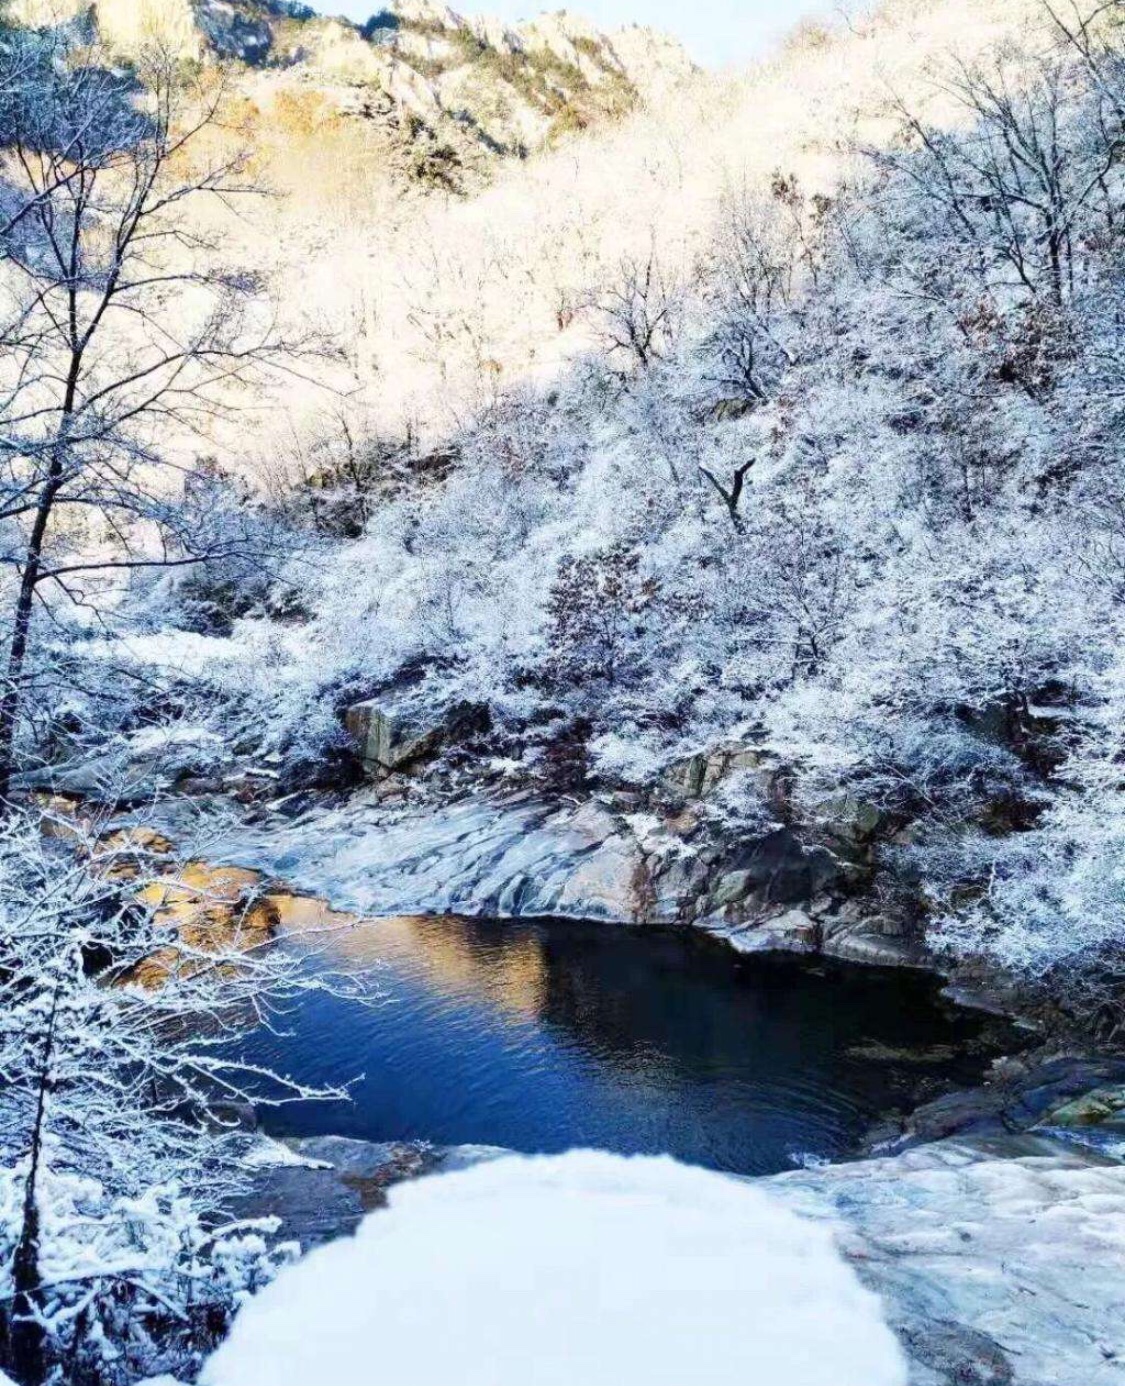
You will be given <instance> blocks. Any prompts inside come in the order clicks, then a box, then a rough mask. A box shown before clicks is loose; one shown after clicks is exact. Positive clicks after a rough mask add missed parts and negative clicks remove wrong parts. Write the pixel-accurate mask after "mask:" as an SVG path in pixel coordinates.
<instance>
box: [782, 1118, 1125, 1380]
mask: <svg viewBox="0 0 1125 1386" xmlns="http://www.w3.org/2000/svg"><path fill="white" fill-rule="evenodd" d="M768 1182H769V1186H770V1188H771V1189H772V1191H773V1192H774V1193H775V1194H777V1195H780V1196H781V1197H782V1198H784V1199H786V1200H787V1201H788V1202H790V1203H791V1205H792V1206H793V1207H794V1208H796V1209H798V1210H800V1211H801V1212H804V1213H806V1214H810V1215H814V1216H821V1217H825V1218H827V1219H830V1220H831V1221H832V1222H833V1223H834V1224H835V1225H836V1227H837V1228H838V1235H839V1238H840V1245H841V1247H842V1249H843V1250H844V1252H845V1254H846V1255H847V1256H848V1257H849V1259H850V1260H851V1261H852V1262H853V1264H854V1265H855V1266H856V1269H857V1270H858V1271H859V1274H860V1276H861V1278H862V1279H863V1280H864V1282H865V1283H866V1284H868V1285H870V1286H871V1287H872V1288H873V1289H875V1290H876V1291H877V1292H878V1293H879V1295H880V1297H881V1298H882V1300H883V1302H884V1303H885V1304H886V1305H887V1308H888V1313H889V1316H890V1319H891V1322H892V1324H893V1325H894V1327H895V1328H896V1330H897V1331H898V1333H899V1335H900V1338H901V1339H902V1341H903V1342H904V1343H905V1344H906V1346H907V1349H908V1351H909V1354H910V1357H911V1359H912V1363H911V1377H910V1381H911V1386H949V1384H950V1383H954V1382H956V1383H962V1382H963V1383H971V1384H972V1386H1116V1384H1117V1383H1120V1382H1121V1381H1122V1379H1123V1376H1125V1328H1123V1320H1122V1315H1121V1306H1122V1303H1123V1302H1125V1276H1123V1274H1122V1265H1123V1258H1122V1253H1123V1252H1125V1167H1123V1166H1122V1165H1120V1164H1113V1163H1110V1162H1108V1161H1104V1160H1102V1159H1099V1158H1098V1157H1096V1156H1089V1155H1087V1154H1084V1153H1083V1152H1081V1151H1080V1150H1077V1149H1074V1150H1068V1149H1067V1148H1066V1147H1065V1146H1062V1145H1060V1144H1057V1143H1055V1142H1052V1141H1048V1140H1041V1139H1039V1138H1036V1137H1033V1136H1020V1137H998V1138H992V1139H990V1140H988V1141H981V1142H978V1143H976V1144H974V1143H971V1142H959V1141H942V1142H939V1143H937V1144H933V1145H927V1146H921V1147H919V1148H918V1149H916V1150H911V1151H908V1152H907V1153H906V1154H903V1155H899V1156H897V1157H895V1158H892V1159H881V1160H865V1161H860V1162H857V1163H854V1164H844V1165H832V1166H828V1167H824V1168H820V1169H813V1170H805V1171H799V1172H794V1173H792V1174H784V1175H778V1176H776V1177H774V1178H773V1179H771V1180H769V1181H768Z"/></svg>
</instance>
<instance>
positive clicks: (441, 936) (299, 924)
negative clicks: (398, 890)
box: [265, 894, 548, 1019]
mask: <svg viewBox="0 0 1125 1386" xmlns="http://www.w3.org/2000/svg"><path fill="white" fill-rule="evenodd" d="M265 898H266V901H267V902H268V904H269V905H270V906H271V907H272V908H273V909H274V910H275V911H276V913H277V916H278V919H279V921H280V924H279V934H280V936H281V937H283V938H285V939H287V940H289V941H290V942H293V943H298V944H300V943H301V942H302V941H304V943H305V944H306V945H308V946H314V947H316V948H317V950H318V951H319V952H320V953H321V954H322V956H324V957H325V958H326V959H327V960H328V961H329V962H332V961H335V962H337V963H338V964H341V965H346V966H348V967H349V968H356V969H366V968H375V967H378V966H380V965H382V964H387V963H389V964H391V965H392V966H393V965H394V963H395V961H396V959H404V960H407V959H408V960H409V962H410V965H411V971H412V972H413V973H414V974H415V975H418V976H420V977H421V978H422V980H424V981H425V983H426V984H427V985H428V986H429V987H430V988H432V989H433V990H434V991H439V992H441V993H443V994H444V995H447V996H448V995H456V996H472V997H475V998H478V999H480V1000H482V1001H485V1002H487V1003H489V1004H490V1005H493V1006H494V1007H496V1008H497V1009H498V1010H501V1011H504V1012H507V1013H509V1014H513V1015H518V1016H523V1017H526V1018H529V1019H534V1018H537V1017H538V1016H540V1015H542V1013H543V1011H544V1008H545V1005H546V1000H547V981H548V978H547V959H546V955H545V952H544V948H543V944H542V942H541V940H540V939H538V938H536V937H534V936H533V935H530V934H527V933H520V934H519V935H518V936H513V935H511V934H502V933H501V932H500V931H499V930H498V931H497V936H496V940H495V943H494V944H492V945H490V946H487V947H484V948H482V947H481V936H480V926H479V924H474V923H473V922H472V921H467V920H464V919H461V918H459V917H457V916H456V915H393V916H388V917H386V918H382V919H359V918H357V917H356V916H354V915H349V914H346V913H343V912H341V911H339V910H333V909H332V908H331V907H330V906H329V905H328V904H327V902H326V901H324V900H317V899H314V898H312V897H310V896H302V895H289V894H273V895H268V896H266V897H265Z"/></svg>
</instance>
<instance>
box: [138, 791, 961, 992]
mask: <svg viewBox="0 0 1125 1386" xmlns="http://www.w3.org/2000/svg"><path fill="white" fill-rule="evenodd" d="M146 819H147V821H151V819H152V814H151V812H149V813H147V814H146ZM156 821H157V822H158V823H159V824H160V825H161V827H162V828H163V829H164V830H166V831H168V832H170V833H171V835H173V836H176V837H177V838H178V839H179V840H181V841H185V840H194V841H193V848H192V850H193V852H194V851H200V852H202V853H205V852H207V851H208V850H210V851H212V852H214V851H216V850H218V849H217V848H215V847H212V846H211V844H212V843H221V852H222V860H223V861H224V863H231V864H234V865H238V866H243V867H251V868H253V869H255V870H258V871H260V872H262V873H263V874H264V875H265V876H267V877H271V878H275V879H280V880H284V881H285V882H287V883H288V884H289V885H291V886H293V887H294V888H296V889H299V890H302V891H308V892H310V893H313V894H316V895H320V896H325V897H328V898H329V899H330V900H331V902H332V904H333V906H334V907H336V908H339V909H344V910H348V911H350V912H352V913H354V914H357V915H393V914H418V913H433V914H459V915H467V916H481V917H483V916H487V917H494V918H532V917H544V918H545V917H554V918H572V919H600V920H605V921H607V922H612V923H621V924H665V925H682V926H692V927H696V928H700V929H702V930H704V931H706V932H707V933H709V934H711V935H713V936H714V937H717V938H720V939H723V940H724V941H726V942H728V943H730V944H731V946H733V947H734V948H736V949H737V950H739V951H743V952H759V951H771V950H772V951H784V952H795V953H804V954H817V953H822V954H824V955H825V956H828V957H833V958H837V959H840V960H842V961H850V962H865V963H874V964H879V965H885V966H908V967H927V966H932V965H934V959H933V958H932V957H931V956H930V955H929V954H928V953H927V951H926V949H925V947H924V946H923V945H922V943H921V942H920V941H919V940H918V939H916V938H914V937H911V936H910V934H909V931H908V930H907V929H906V927H905V925H904V924H902V923H901V922H900V921H895V920H893V919H891V918H889V917H888V916H887V915H886V914H881V913H879V912H878V911H877V910H876V909H875V908H874V907H873V905H872V904H871V903H870V902H869V901H867V900H865V899H864V898H863V897H862V896H858V895H857V894H856V893H855V892H854V890H853V888H852V882H853V878H854V872H855V868H854V865H852V864H851V863H850V862H849V861H848V859H847V858H846V857H845V856H844V855H843V854H842V853H840V852H833V851H832V850H830V849H829V848H828V847H825V846H820V845H814V846H808V845H806V844H805V843H803V842H802V841H801V840H800V838H799V837H798V836H797V834H796V833H795V832H793V831H792V830H791V829H789V828H784V827H780V828H775V829H772V830H770V831H768V832H765V833H762V834H759V835H757V836H748V837H746V836H743V837H740V838H738V839H737V840H732V839H730V838H728V839H726V840H724V839H722V838H721V837H717V835H716V834H714V833H712V832H708V831H706V829H705V828H704V826H703V824H702V823H701V820H700V818H699V817H698V816H697V815H696V814H693V813H692V812H691V811H690V810H684V811H682V812H680V813H678V814H676V815H673V816H670V817H669V816H659V815H657V814H655V813H652V812H648V811H641V810H640V809H638V807H637V806H636V805H635V804H632V803H630V802H628V800H627V798H624V797H616V798H615V797H613V796H604V797H590V798H586V799H582V800H577V799H571V798H567V799H562V800H549V799H545V798H542V797H538V796H535V795H532V794H509V795H495V794H493V795H479V796H473V797H467V798H460V799H452V800H446V801H440V802H436V803H430V802H426V801H424V800H423V801H415V802H413V803H408V804H405V805H388V804H387V803H386V802H385V800H384V798H383V797H382V796H380V795H378V794H377V793H375V792H374V791H360V792H357V793H355V794H353V795H351V796H349V797H348V798H347V799H346V800H344V801H343V802H336V803H335V804H328V803H325V802H324V801H323V800H318V799H316V798H314V797H312V796H293V797H292V798H291V799H286V800H281V801H278V802H277V803H274V804H263V805H260V806H256V807H254V808H252V809H249V810H246V809H243V808H241V807H240V806H238V805H235V804H232V803H231V802H230V801H229V800H211V801H208V802H207V803H206V804H204V805H201V802H200V801H197V800H193V799H169V800H167V801H165V803H164V804H163V805H162V806H161V807H160V808H159V809H158V810H157V811H156Z"/></svg>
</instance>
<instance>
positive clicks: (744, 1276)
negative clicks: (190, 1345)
mask: <svg viewBox="0 0 1125 1386" xmlns="http://www.w3.org/2000/svg"><path fill="white" fill-rule="evenodd" d="M200 1380H201V1382H202V1383H203V1386H318V1383H321V1382H329V1381H331V1382H332V1386H375V1383H377V1382H396V1383H399V1382H419V1383H427V1386H429V1383H434V1386H436V1383H439V1382H448V1383H452V1382H456V1383H457V1386H528V1384H529V1383H534V1386H579V1383H581V1386H683V1383H684V1382H687V1381H705V1382H707V1386H748V1383H762V1386H765V1383H767V1382H769V1383H778V1386H780V1384H781V1383H784V1386H905V1383H906V1368H905V1364H904V1361H903V1359H902V1355H901V1352H900V1350H899V1347H898V1345H897V1343H896V1342H895V1340H894V1338H893V1337H892V1335H891V1333H890V1331H889V1330H888V1328H887V1327H886V1324H885V1323H884V1321H883V1317H882V1311H881V1308H880V1306H879V1304H878V1301H877V1300H876V1299H875V1298H874V1296H873V1295H871V1294H869V1293H868V1292H867V1291H865V1290H863V1289H862V1288H861V1287H860V1285H859V1282H858V1280H857V1279H856V1278H855V1276H854V1274H853V1272H852V1271H851V1270H850V1268H849V1267H848V1266H847V1265H846V1264H845V1263H844V1261H843V1259H842V1258H841V1257H840V1256H839V1254H838V1253H837V1251H836V1250H835V1248H834V1247H833V1244H832V1238H831V1235H830V1233H829V1232H828V1230H827V1229H826V1228H825V1227H823V1226H821V1225H818V1224H817V1223H816V1222H813V1221H805V1220H803V1219H802V1218H800V1217H798V1216H796V1215H795V1214H793V1213H792V1212H790V1211H789V1210H788V1209H787V1208H785V1207H784V1206H782V1204H781V1203H780V1202H779V1201H778V1200H776V1199H775V1198H774V1197H773V1196H772V1195H771V1194H768V1193H766V1192H765V1191H764V1190H763V1189H761V1188H759V1187H754V1186H753V1185H751V1184H748V1183H746V1182H744V1181H740V1180H736V1179H734V1178H731V1177H729V1176H726V1175H721V1174H715V1173H712V1172H710V1171H707V1170H702V1169H694V1168H689V1167H687V1166H684V1165H679V1164H676V1163H675V1162H674V1161H672V1160H668V1159H659V1160H653V1159H622V1158H620V1157H618V1156H613V1155H605V1154H599V1153H595V1152H575V1153H572V1154H570V1155H564V1156H559V1157H552V1158H543V1159H526V1158H519V1159H516V1158H513V1159H505V1160H498V1161H495V1162H492V1163H489V1164H486V1165H479V1166H477V1167H476V1168H473V1169H469V1170H466V1171H464V1172H462V1173H459V1174H450V1175H444V1176H436V1177H431V1178H429V1179H424V1180H422V1181H420V1182H418V1183H416V1184H408V1185H404V1186H400V1187H399V1188H397V1189H395V1190H394V1192H393V1193H392V1195H391V1207H390V1210H389V1211H388V1212H385V1213H376V1214H374V1215H372V1216H371V1217H370V1218H369V1219H368V1220H367V1221H366V1222H365V1223H364V1224H363V1225H362V1226H361V1228H360V1229H359V1232H358V1233H357V1235H356V1236H355V1237H354V1238H352V1239H349V1240H345V1241H339V1242H335V1243H333V1244H332V1245H330V1246H327V1247H324V1248H322V1249H321V1250H319V1251H316V1252H314V1253H312V1255H310V1256H309V1257H308V1258H307V1259H306V1260H304V1261H303V1262H301V1263H300V1264H299V1265H297V1266H294V1267H293V1268H292V1269H290V1270H287V1271H284V1272H283V1273H282V1274H281V1276H280V1277H279V1278H278V1279H277V1280H276V1281H275V1282H274V1283H273V1284H272V1285H271V1286H269V1287H268V1288H267V1289H266V1290H264V1291H263V1292H262V1293H261V1294H260V1295H259V1296H257V1298H255V1299H254V1300H252V1301H251V1302H250V1303H249V1304H248V1305H247V1307H246V1308H245V1309H244V1310H243V1312H242V1313H241V1315H240V1316H239V1318H238V1319H237V1320H236V1322H235V1325H234V1329H233V1331H232V1334H231V1336H230V1338H229V1339H228V1341H227V1342H226V1343H225V1344H223V1346H222V1347H220V1348H219V1350H218V1352H217V1353H216V1354H215V1355H214V1357H213V1358H212V1359H211V1361H210V1362H209V1363H208V1364H207V1366H206V1367H205V1368H204V1372H203V1375H202V1377H201V1378H200Z"/></svg>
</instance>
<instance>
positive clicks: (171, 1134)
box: [0, 815, 340, 1386]
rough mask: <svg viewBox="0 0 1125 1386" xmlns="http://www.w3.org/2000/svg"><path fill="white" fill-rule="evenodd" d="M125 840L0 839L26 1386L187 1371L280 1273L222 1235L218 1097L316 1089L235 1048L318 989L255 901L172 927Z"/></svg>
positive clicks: (11, 1207)
mask: <svg viewBox="0 0 1125 1386" xmlns="http://www.w3.org/2000/svg"><path fill="white" fill-rule="evenodd" d="M48 829H49V830H50V835H46V834H47V830H48ZM136 840H143V836H142V838H141V839H136V834H135V833H132V834H131V833H129V832H126V833H125V834H124V835H123V836H120V835H119V836H118V837H116V838H114V837H109V838H106V839H104V840H102V839H100V838H99V837H98V835H97V831H96V829H91V830H90V831H89V832H87V831H86V830H85V829H84V828H83V827H82V826H81V824H80V823H79V821H78V820H76V819H71V818H63V819H61V820H59V821H48V822H40V821H39V819H38V817H36V816H32V817H30V818H26V819H25V818H23V817H20V816H11V815H9V816H8V817H7V818H6V819H5V820H4V821H3V823H2V825H0V900H2V902H3V904H2V908H0V1072H2V1073H3V1077H4V1081H3V1085H2V1087H0V1281H2V1288H0V1324H2V1327H3V1334H2V1335H0V1351H2V1352H3V1354H4V1360H5V1363H6V1365H8V1366H10V1368H11V1370H12V1371H13V1373H14V1374H15V1375H16V1376H17V1377H18V1378H20V1379H21V1380H22V1381H24V1382H27V1383H31V1386H37V1383H39V1382H40V1381H50V1382H52V1383H59V1386H61V1383H63V1382H66V1383H69V1384H70V1386H87V1383H89V1386H123V1384H125V1383H129V1382H131V1381H133V1380H135V1379H137V1378H139V1377H143V1376H145V1375H147V1374H149V1373H150V1371H151V1370H152V1369H153V1367H154V1366H161V1365H164V1366H172V1367H175V1368H176V1369H179V1368H180V1367H183V1368H185V1369H186V1370H189V1371H190V1370H191V1369H192V1368H193V1367H194V1366H195V1365H197V1363H198V1359H199V1353H200V1351H201V1350H202V1349H205V1348H206V1347H207V1346H209V1345H210V1344H211V1343H212V1342H214V1340H215V1339H216V1338H217V1337H218V1336H219V1334H220V1333H221V1332H222V1330H223V1329H224V1327H225V1325H226V1323H227V1322H228V1320H229V1318H230V1316H231V1314H232V1313H233V1311H234V1309H235V1308H236V1307H237V1305H238V1303H239V1302H240V1298H241V1296H242V1294H243V1293H244V1292H245V1291H246V1290H249V1289H253V1288H254V1287H255V1286H256V1285H257V1284H260V1283H261V1281H262V1280H263V1279H264V1278H266V1277H267V1276H268V1275H269V1274H270V1273H271V1272H272V1268H273V1266H274V1265H275V1264H276V1259H277V1258H276V1255H275V1254H274V1253H273V1252H272V1251H270V1249H269V1246H268V1244H267V1241H266V1240H265V1239H264V1236H263V1234H264V1233H266V1232H272V1231H274V1230H276V1229H274V1228H267V1227H246V1228H240V1227H238V1226H228V1225H227V1224H228V1221H229V1218H228V1214H227V1212H226V1209H227V1207H228V1204H229V1200H230V1199H231V1198H232V1197H233V1195H234V1194H236V1193H237V1192H238V1191H239V1190H240V1189H241V1188H242V1187H244V1185H245V1182H246V1179H247V1177H248V1173H249V1166H248V1163H247V1161H246V1158H245V1157H246V1152H247V1137H246V1136H245V1135H243V1133H242V1132H241V1131H240V1130H239V1128H238V1124H237V1122H236V1121H235V1120H234V1119H233V1118H232V1116H231V1109H232V1104H235V1105H237V1104H239V1103H243V1104H244V1103H248V1102H259V1103H262V1102H264V1103H275V1102H282V1101H285V1100H288V1099H291V1098H303V1097H307V1096H314V1095H316V1094H315V1093H313V1092H311V1091H309V1090H307V1089H305V1088H303V1087H301V1086H298V1085H295V1084H291V1083H289V1082H288V1081H287V1080H286V1079H285V1077H284V1076H283V1075H278V1074H274V1073H271V1072H270V1071H269V1070H267V1069H261V1068H255V1067H252V1066H246V1065H244V1064H242V1063H241V1062H240V1061H239V1059H238V1057H237V1047H236V1045H235V1041H236V1040H237V1039H238V1037H239V1035H240V1034H242V1033H243V1032H245V1031H246V1030H247V1029H249V1028H253V1027H254V1026H256V1025H258V1024H260V1023H268V1021H269V1019H270V1017H271V1016H272V1015H275V1014H276V1013H277V1009H278V1008H279V1007H284V1006H285V1004H286V1002H287V1000H289V999H292V998H293V997H295V996H296V995H298V994H299V993H300V992H302V991H303V990H305V989H307V988H308V987H310V986H319V985H322V983H319V982H313V981H311V980H310V979H308V978H307V976H306V975H305V973H304V971H303V969H302V967H301V964H300V962H299V960H298V959H296V958H294V957H292V956H290V955H289V954H288V953H287V952H286V951H285V950H283V949H279V948H277V947H275V946H274V944H273V942H272V938H271V935H270V933H269V931H268V929H267V930H265V931H263V929H262V927H261V924H260V922H256V921H255V917H254V916H253V914H252V913H251V911H250V909H249V908H247V909H246V910H239V909H235V910H234V911H233V912H232V913H231V917H230V920H229V923H228V925H227V926H226V927H225V928H222V929H215V930H211V929H209V928H201V929H194V930H189V929H187V928H186V927H181V923H182V921H181V920H180V919H178V918H177V916H176V913H175V911H169V910H166V909H162V908H161V904H160V902H161V900H162V899H163V895H162V890H163V887H161V886H160V885H159V884H154V885H153V888H152V889H150V890H148V891H146V892H144V893H143V894H142V893H141V892H142V887H143V886H144V885H145V881H144V880H143V879H141V878H140V877H139V876H138V875H137V871H138V856H137V853H136V850H135V847H136ZM140 860H141V861H142V862H143V854H142V856H141V858H140ZM200 904H201V907H202V906H203V905H205V904H206V896H205V895H204V896H202V897H201V900H200ZM329 985H331V984H330V983H329ZM333 1095H336V1096H339V1095H340V1094H339V1093H334V1094H333ZM280 1255H281V1257H282V1259H284V1256H285V1253H284V1251H282V1252H281V1253H280Z"/></svg>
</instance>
